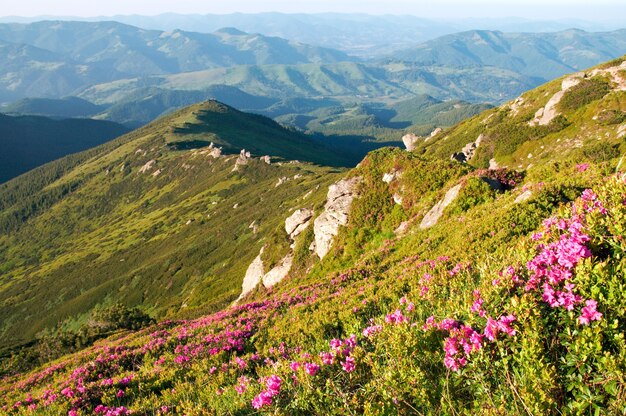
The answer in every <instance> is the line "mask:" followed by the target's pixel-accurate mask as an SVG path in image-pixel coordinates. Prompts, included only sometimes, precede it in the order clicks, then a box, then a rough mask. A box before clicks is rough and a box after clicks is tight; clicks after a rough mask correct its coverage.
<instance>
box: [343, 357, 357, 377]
mask: <svg viewBox="0 0 626 416" xmlns="http://www.w3.org/2000/svg"><path fill="white" fill-rule="evenodd" d="M341 366H342V367H343V369H344V370H345V372H346V373H351V372H353V371H354V370H356V362H355V361H354V358H352V357H346V361H345V362H344V363H341Z"/></svg>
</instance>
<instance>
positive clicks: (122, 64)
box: [0, 21, 353, 101]
mask: <svg viewBox="0 0 626 416" xmlns="http://www.w3.org/2000/svg"><path fill="white" fill-rule="evenodd" d="M0 51H1V52H3V53H4V54H5V55H6V56H7V57H8V59H6V60H3V62H2V63H0V70H2V72H6V73H9V75H10V76H8V77H6V78H5V79H3V81H2V82H0V101H1V100H11V99H14V98H15V97H17V98H21V97H24V96H31V97H32V96H36V97H58V96H63V95H71V94H72V93H73V92H74V91H76V90H77V89H80V88H84V87H86V86H88V85H92V84H97V83H102V82H108V81H113V80H116V79H120V78H125V77H132V76H145V75H152V74H173V73H179V72H188V71H197V70H201V69H207V68H217V67H228V66H234V65H258V64H299V63H320V62H338V61H350V60H353V58H351V57H349V56H348V55H346V54H345V53H343V52H340V51H336V50H332V49H327V48H321V47H316V46H310V45H306V44H302V43H298V42H293V41H289V40H285V39H281V38H276V37H267V36H263V35H259V34H247V33H244V32H241V31H233V30H232V29H226V30H223V31H217V32H215V33H213V34H202V33H194V32H184V31H180V30H175V31H172V32H163V31H155V30H145V29H140V28H137V27H133V26H128V25H124V24H121V23H117V22H97V23H90V22H61V21H44V22H37V23H32V24H28V25H23V24H0ZM25 81H28V82H25ZM32 84H34V86H33V85H32ZM2 90H5V91H2Z"/></svg>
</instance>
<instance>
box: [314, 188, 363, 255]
mask: <svg viewBox="0 0 626 416" xmlns="http://www.w3.org/2000/svg"><path fill="white" fill-rule="evenodd" d="M360 182H361V178H360V177H354V178H350V179H343V180H341V181H339V182H337V183H335V184H333V185H331V186H329V187H328V194H327V198H326V205H325V206H324V212H323V213H322V214H320V215H319V216H318V217H317V218H316V219H315V221H314V222H313V229H314V232H315V247H314V248H315V252H316V253H317V255H318V257H319V258H320V259H322V258H324V256H326V254H328V251H329V250H330V247H331V245H332V242H333V239H334V237H335V236H336V235H337V234H338V233H339V226H342V225H346V224H348V214H349V212H350V206H351V205H352V201H353V200H354V198H355V197H356V187H357V185H358V184H359V183H360Z"/></svg>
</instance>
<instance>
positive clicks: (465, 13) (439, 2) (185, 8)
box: [0, 0, 626, 21]
mask: <svg viewBox="0 0 626 416" xmlns="http://www.w3.org/2000/svg"><path fill="white" fill-rule="evenodd" d="M591 3H593V5H590V4H591ZM269 11H277V12H284V13H320V12H338V13H355V12H360V13H368V14H410V15H415V16H420V17H437V18H451V19H459V18H464V17H487V18H489V17H505V16H516V17H526V18H532V19H572V18H574V19H584V20H607V21H610V20H616V19H620V18H624V17H626V1H625V0H385V1H381V0H310V1H307V0H54V1H50V0H19V1H11V0H2V7H1V8H0V16H26V17H33V16H78V17H94V16H114V15H128V14H140V15H157V14H161V13H168V12H172V13H181V14H207V13H211V14H226V13H233V12H242V13H258V12H269Z"/></svg>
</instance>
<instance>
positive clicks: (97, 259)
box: [0, 102, 337, 343]
mask: <svg viewBox="0 0 626 416" xmlns="http://www.w3.org/2000/svg"><path fill="white" fill-rule="evenodd" d="M218 121H219V122H218ZM176 126H178V127H176ZM205 139H206V140H213V141H214V142H215V143H216V144H219V145H223V146H224V151H225V153H228V151H230V153H231V154H232V153H238V151H239V149H240V148H241V147H244V146H245V147H247V148H248V149H250V150H252V151H253V152H259V153H257V154H256V155H257V156H258V155H264V154H272V153H274V151H276V153H280V154H282V155H283V156H285V157H287V156H289V153H288V152H287V150H290V151H291V154H292V156H293V157H292V158H293V159H296V158H298V159H301V160H304V159H308V158H310V159H312V160H316V161H323V160H328V161H329V162H330V161H331V160H330V157H328V158H327V159H324V157H327V156H324V155H322V154H318V146H317V145H312V144H311V143H310V142H309V141H307V139H306V138H303V137H302V136H300V135H297V134H292V133H290V132H288V131H287V130H284V129H282V128H280V127H279V126H278V125H277V124H275V123H274V122H272V121H271V120H269V119H265V118H262V117H260V116H252V115H245V114H243V113H239V112H237V111H236V110H233V109H230V108H228V107H226V106H223V105H221V104H218V103H214V102H209V103H204V104H200V105H196V106H194V107H191V108H189V109H187V110H182V111H179V112H177V113H175V114H173V115H171V116H168V117H166V118H164V119H162V120H160V121H157V122H155V123H153V124H152V125H149V126H147V127H145V128H143V129H140V130H138V131H135V132H133V133H130V134H129V135H127V136H125V137H122V138H120V139H118V140H117V141H115V142H112V143H110V144H107V145H105V146H104V147H103V148H102V149H94V150H93V151H91V153H90V154H89V155H88V156H86V157H85V158H82V159H80V160H79V161H77V162H76V163H74V162H73V160H72V159H69V160H67V161H66V163H67V164H68V165H70V167H69V168H65V167H64V166H63V161H59V162H55V164H56V165H57V166H58V169H59V170H60V172H58V171H57V172H54V171H52V172H50V170H52V169H51V168H49V169H46V167H44V168H42V169H41V170H39V171H35V172H33V173H32V174H30V175H27V176H25V177H22V178H19V179H18V180H17V181H13V182H9V183H8V184H6V185H5V187H4V189H3V190H2V197H1V198H2V201H3V202H2V204H3V210H2V216H1V217H0V222H1V223H2V229H3V231H2V234H1V235H0V258H1V259H2V260H1V261H0V263H1V264H2V272H1V274H2V276H3V277H2V280H1V282H0V287H1V295H0V297H1V303H2V308H1V309H2V315H3V316H2V319H1V320H2V322H3V328H2V339H3V342H5V343H6V342H9V340H10V342H13V343H14V342H19V341H21V340H28V339H30V338H31V337H32V336H33V335H34V334H35V333H36V332H38V331H40V330H41V329H43V328H45V327H48V326H50V325H54V324H55V323H56V322H58V321H59V320H61V319H64V318H66V317H69V316H74V315H77V314H81V313H84V312H86V311H88V310H89V309H90V308H92V307H93V306H95V305H96V304H99V303H110V302H113V301H116V300H123V301H124V302H126V303H128V304H142V305H145V306H146V307H147V308H148V309H150V310H152V311H154V312H155V313H158V314H159V315H161V316H164V315H175V314H180V313H189V314H192V315H193V314H194V313H195V314H197V313H199V312H194V311H195V310H196V308H200V307H201V308H202V310H214V309H216V308H219V307H223V306H224V305H227V304H228V303H229V302H231V301H232V300H233V299H234V298H236V296H237V294H238V289H239V287H240V283H241V279H242V277H243V274H244V273H245V269H246V267H247V265H248V264H249V262H250V260H251V259H252V258H253V257H254V255H255V254H254V253H253V252H252V251H249V249H250V247H253V246H258V248H260V243H259V241H260V240H262V238H263V236H264V235H266V234H267V233H268V232H269V231H270V230H273V229H274V228H276V227H277V226H279V225H280V224H282V222H283V221H284V219H285V218H286V217H287V216H288V213H289V209H290V208H291V207H292V205H293V204H294V203H295V201H296V200H298V198H299V197H302V195H304V194H306V193H307V191H308V190H311V189H318V188H317V187H318V186H320V188H319V189H321V191H319V192H321V193H322V194H323V193H324V192H325V191H324V188H325V187H326V186H327V184H328V183H329V182H330V181H331V180H332V178H333V174H332V172H333V171H332V169H330V168H323V167H317V166H315V165H311V164H305V163H295V164H291V163H285V164H278V165H277V164H273V165H267V164H265V163H263V162H260V161H259V160H258V159H255V160H251V161H250V163H249V165H247V166H243V167H242V168H241V169H240V170H239V171H237V172H232V169H233V167H234V165H235V159H236V157H235V156H234V155H231V156H223V157H221V158H219V159H215V160H214V159H213V158H212V157H210V156H208V155H206V154H199V153H198V152H199V151H200V150H181V151H177V150H171V146H168V145H167V144H168V143H170V144H171V143H177V144H178V145H179V146H180V145H181V143H185V141H189V140H191V143H192V144H194V145H198V144H202V143H203V141H202V140H205ZM207 143H208V142H207ZM278 147H280V148H281V149H282V151H281V152H278V151H277V149H278ZM326 153H327V152H326ZM77 157H78V158H80V155H78V156H77ZM150 160H155V164H154V167H153V168H152V169H151V170H150V171H149V172H147V173H143V174H142V173H139V170H140V169H141V167H142V166H144V165H145V164H146V163H147V162H148V161H150ZM333 160H335V161H336V160H337V159H333ZM275 162H276V160H275ZM157 170H161V173H160V174H159V175H158V176H153V175H152V174H153V173H154V172H156V171H157ZM295 175H302V177H301V178H299V179H292V180H289V181H287V182H286V183H285V184H284V185H281V186H279V187H275V184H276V183H277V182H278V179H279V178H282V177H288V178H293V177H294V176H295ZM310 198H313V199H312V200H311V201H313V200H314V197H313V196H311V197H310ZM261 201H262V202H261ZM311 203H313V202H311ZM235 204H238V208H237V209H234V208H233V206H234V205H235ZM189 221H191V223H190V224H187V222H189ZM253 221H256V222H257V224H258V225H259V229H260V231H259V233H258V234H257V235H254V234H253V233H252V230H251V229H249V228H248V226H249V225H250V224H251V223H252V222H253ZM224 241H229V242H231V243H229V244H223V242H224ZM25 323H28V326H27V328H28V329H27V330H24V324H25Z"/></svg>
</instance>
